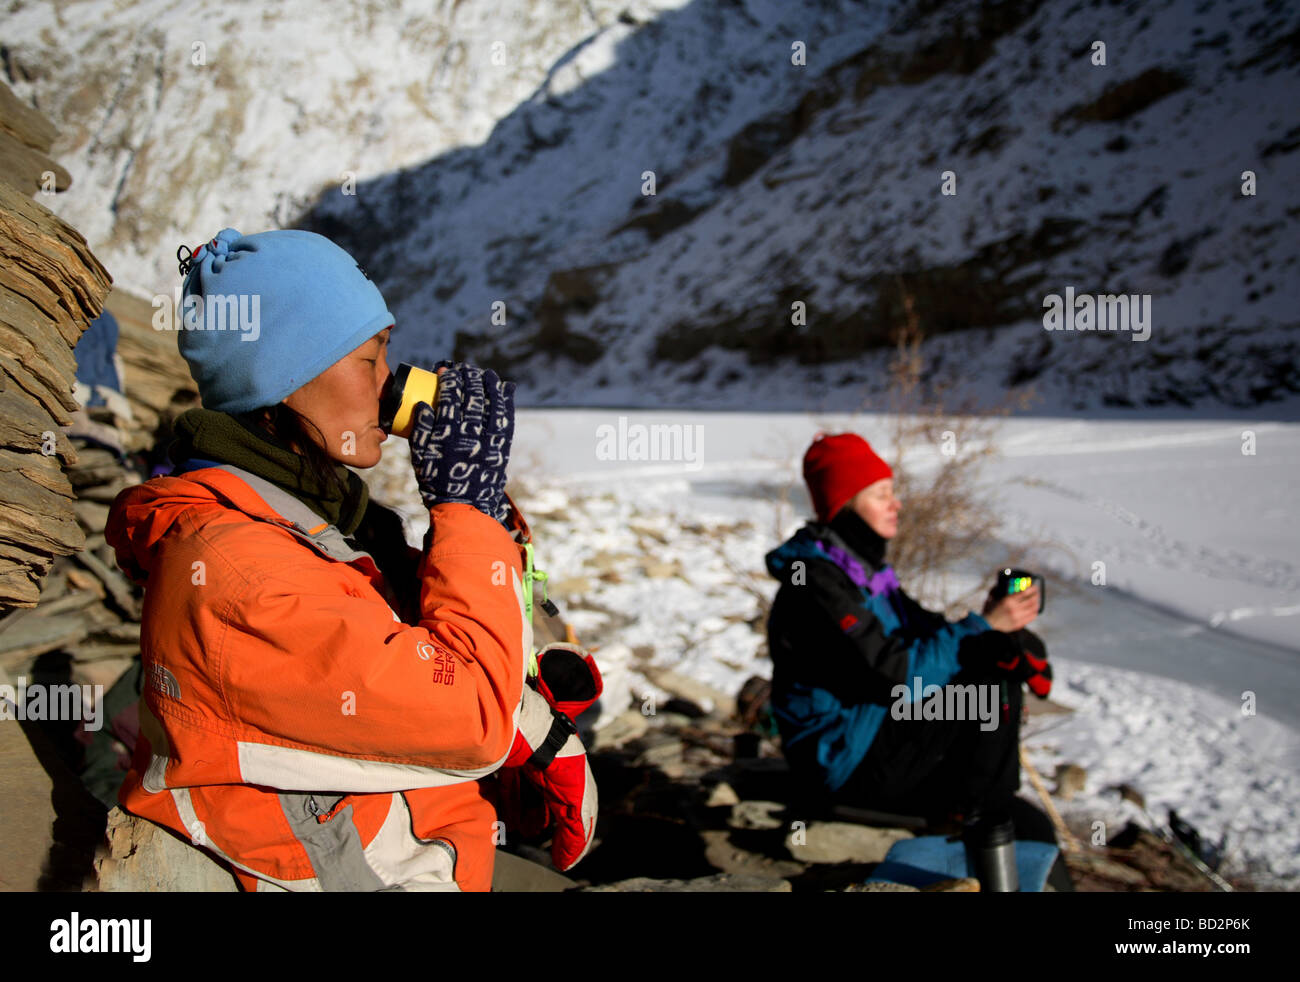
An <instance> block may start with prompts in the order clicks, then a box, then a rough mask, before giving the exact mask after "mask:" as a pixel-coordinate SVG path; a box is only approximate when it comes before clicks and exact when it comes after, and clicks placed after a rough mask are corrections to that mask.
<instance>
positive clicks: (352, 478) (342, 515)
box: [167, 409, 370, 535]
mask: <svg viewBox="0 0 1300 982" xmlns="http://www.w3.org/2000/svg"><path fill="white" fill-rule="evenodd" d="M173 429H174V431H175V435H176V439H175V440H173V441H172V444H171V446H169V447H168V448H167V454H168V456H169V457H171V459H172V461H173V462H174V463H176V464H180V463H182V462H184V461H185V460H187V459H189V458H191V457H198V458H201V459H204V460H217V461H220V462H221V463H223V464H234V465H235V466H236V467H242V468H243V469H244V470H246V471H251V472H252V473H254V474H256V475H257V476H258V477H260V478H263V479H264V480H267V481H270V482H271V483H272V484H274V485H276V486H278V487H281V488H283V489H284V490H285V491H288V492H289V493H290V494H291V495H293V496H294V497H295V498H297V499H298V500H299V501H301V502H302V503H303V504H305V505H306V506H307V507H308V508H310V509H311V510H312V511H314V512H316V514H318V515H320V516H321V517H322V518H324V519H325V520H326V521H328V522H329V523H330V524H332V525H335V526H337V527H338V529H339V531H340V532H342V533H343V534H344V535H352V533H353V532H355V531H356V530H357V526H358V525H360V524H361V519H362V517H363V516H364V515H365V511H366V505H367V504H369V501H370V489H369V488H368V487H367V486H366V482H365V481H363V480H362V479H361V478H359V477H358V476H357V475H356V474H354V473H353V472H352V471H350V470H348V469H347V468H346V467H344V466H343V465H342V464H336V465H335V466H336V468H337V472H338V475H339V477H340V478H342V479H343V480H344V483H345V485H346V486H347V489H348V490H347V493H346V494H342V493H340V491H339V489H338V488H336V487H331V488H328V489H327V488H326V487H324V486H322V485H321V483H320V482H319V481H317V480H316V478H315V476H314V475H313V474H312V473H311V469H310V468H309V467H308V466H307V461H306V459H305V458H304V457H302V456H301V455H300V454H297V453H295V452H294V450H293V449H292V448H291V447H290V446H289V445H288V444H287V443H285V442H284V441H283V440H279V439H277V438H275V437H273V436H271V435H270V434H268V433H265V432H263V431H262V430H260V429H255V428H253V427H251V426H247V425H245V424H244V423H243V422H242V421H240V420H238V419H236V418H235V417H233V416H231V415H230V414H228V413H219V412H214V411H212V410H210V409H189V410H186V411H185V412H183V413H181V415H180V416H178V417H177V418H176V423H175V425H174V426H173Z"/></svg>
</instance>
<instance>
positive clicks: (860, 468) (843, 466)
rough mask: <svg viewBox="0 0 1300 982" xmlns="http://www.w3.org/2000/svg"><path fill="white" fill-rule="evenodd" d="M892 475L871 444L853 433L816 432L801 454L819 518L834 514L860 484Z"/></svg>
mask: <svg viewBox="0 0 1300 982" xmlns="http://www.w3.org/2000/svg"><path fill="white" fill-rule="evenodd" d="M893 476H894V472H893V471H892V470H890V469H889V465H888V464H886V463H885V462H884V461H883V460H881V459H880V458H879V457H878V456H877V455H876V452H875V451H874V450H872V449H871V444H869V443H867V441H866V440H864V439H862V437H860V436H858V435H857V434H856V433H835V434H832V435H831V436H827V435H826V434H825V433H818V434H817V435H816V436H815V437H813V442H812V446H811V447H809V448H808V452H807V453H806V454H804V455H803V479H804V480H805V481H806V482H808V494H809V495H810V496H811V497H812V501H813V507H814V508H816V509H817V518H818V520H819V521H822V522H829V521H830V520H831V519H832V518H834V517H835V513H836V512H838V511H839V510H840V509H841V508H843V507H844V506H845V505H847V504H848V503H849V500H850V499H851V498H852V497H853V496H854V495H855V494H857V493H858V492H859V491H861V490H862V489H863V488H865V487H867V486H868V485H870V484H875V483H876V482H877V481H881V480H884V479H885V478H887V477H893Z"/></svg>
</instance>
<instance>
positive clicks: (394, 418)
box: [379, 362, 438, 439]
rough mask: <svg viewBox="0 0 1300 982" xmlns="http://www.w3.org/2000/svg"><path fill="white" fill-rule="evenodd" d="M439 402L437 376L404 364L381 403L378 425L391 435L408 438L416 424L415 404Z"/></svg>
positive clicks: (399, 368)
mask: <svg viewBox="0 0 1300 982" xmlns="http://www.w3.org/2000/svg"><path fill="white" fill-rule="evenodd" d="M437 399H438V375H437V373H435V372H428V371H425V370H424V369H423V368H416V367H415V366H414V365H408V364H407V363H406V362H402V363H401V364H400V365H398V366H397V371H396V372H394V373H393V376H392V378H390V379H389V380H388V388H387V389H386V390H385V391H384V394H383V396H382V397H381V398H380V400H379V426H380V428H381V429H383V431H384V432H385V433H388V434H390V435H391V436H400V437H402V439H407V438H408V437H410V435H411V429H412V427H413V426H414V425H415V407H416V405H417V404H418V403H421V402H427V403H428V404H429V405H430V406H435V405H437Z"/></svg>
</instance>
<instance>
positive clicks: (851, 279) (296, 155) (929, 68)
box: [0, 0, 1300, 418]
mask: <svg viewBox="0 0 1300 982" xmlns="http://www.w3.org/2000/svg"><path fill="white" fill-rule="evenodd" d="M1298 30H1300V9H1298V8H1296V7H1295V6H1294V5H1285V4H1281V3H1274V2H1259V0H1253V2H1252V0H1207V2H1204V3H1198V4H1196V5H1192V4H1188V3H1183V2H1177V0H1153V2H1136V0H1132V2H1128V3H1120V4H1100V3H1084V2H1076V0H1002V2H992V3H978V2H975V0H956V2H952V3H945V4H937V3H932V2H928V0H913V2H905V3H902V2H900V3H881V4H870V5H868V4H861V3H857V2H850V0H820V2H819V0H802V2H794V0H743V2H729V3H724V2H720V0H695V2H675V3H663V2H660V3H648V2H638V3H610V2H605V0H595V2H591V3H577V2H555V3H547V4H526V3H516V4H508V5H501V4H495V3H492V4H490V3H484V2H461V3H442V4H439V5H437V6H436V7H432V8H431V6H430V5H427V4H413V3H408V4H379V3H367V4H355V5H333V4H331V5H320V4H314V3H308V2H305V0H290V2H286V3H283V4H278V5H276V6H275V7H273V8H267V9H265V10H263V9H262V7H261V6H259V5H256V4H253V3H251V2H228V3H224V4H222V5H220V6H217V7H212V6H206V7H205V6H202V5H200V6H195V5H192V4H182V3H179V2H169V0H145V2H140V3H134V4H130V5H118V4H113V3H110V2H108V0H85V2H80V3H62V4H54V5H48V4H43V3H41V4H36V3H21V2H20V3H16V4H13V5H11V9H10V12H9V13H7V15H6V22H5V34H4V50H3V52H0V54H2V56H3V57H2V59H0V60H2V61H3V65H4V68H5V71H6V74H7V76H8V78H9V79H10V80H11V83H12V84H13V85H14V87H15V89H16V90H17V91H18V93H19V95H20V96H25V97H27V98H29V99H31V100H33V101H35V102H36V103H37V104H38V105H39V106H40V107H41V108H42V109H43V110H44V111H45V112H47V113H48V114H49V115H50V116H51V117H52V118H53V119H55V120H56V122H58V124H59V125H60V127H61V128H62V130H63V136H62V141H61V145H60V146H59V147H58V148H57V150H58V154H57V155H58V156H59V158H60V159H62V160H64V161H65V162H66V163H67V165H68V167H69V169H70V170H71V171H72V172H73V173H74V174H75V175H76V177H77V181H76V183H75V184H74V187H73V189H72V191H71V192H69V193H67V194H64V195H61V196H59V198H58V199H57V200H55V201H53V202H52V205H53V207H55V208H57V209H58V210H59V211H60V212H61V213H62V214H64V215H65V217H68V218H69V219H70V220H71V221H73V222H74V223H75V224H76V225H77V226H78V227H79V228H81V229H82V230H83V231H84V232H86V234H87V236H88V238H89V239H90V241H91V244H92V245H93V246H94V247H95V248H96V250H97V251H98V252H99V254H100V255H102V256H104V257H105V258H106V260H107V261H108V263H109V266H110V268H111V269H112V271H113V273H114V275H115V276H116V277H117V278H118V280H119V282H122V283H125V284H126V285H129V286H132V287H134V288H136V289H139V290H142V291H144V292H146V293H147V294H153V293H156V292H170V290H171V288H172V287H173V286H174V285H175V282H176V275H175V267H174V263H173V259H172V255H173V253H174V251H175V246H176V245H177V244H178V243H179V242H181V241H185V242H188V243H189V244H191V245H192V244H193V243H194V242H196V241H199V240H201V239H202V238H204V237H207V236H209V235H212V234H214V233H215V231H216V230H217V229H219V228H220V227H222V226H224V225H234V226H236V227H239V228H241V229H244V230H252V229H260V228H265V227H271V226H274V225H277V224H281V223H305V224H307V225H308V226H310V227H314V228H317V229H319V230H321V231H324V232H327V233H329V234H331V235H334V236H335V237H337V238H338V239H339V240H340V241H342V242H344V243H345V244H346V245H348V247H349V248H351V249H352V250H353V251H354V252H356V253H357V255H358V256H359V258H360V259H361V261H362V263H363V265H364V266H365V267H366V268H367V269H368V270H369V271H371V273H372V275H374V276H375V277H376V278H377V279H378V280H379V281H380V282H381V284H382V286H383V288H384V290H385V294H386V296H387V297H388V298H389V300H390V304H391V305H392V307H393V309H394V310H395V312H396V313H397V315H398V317H399V325H400V330H399V332H398V334H397V336H396V337H395V339H394V354H395V355H396V356H398V357H404V358H407V359H410V360H418V361H424V362H429V361H433V360H435V359H436V358H438V357H442V356H445V355H447V354H449V353H451V352H452V351H453V350H455V351H456V352H458V353H459V354H460V355H462V356H468V357H473V358H476V359H479V360H482V361H488V362H492V363H494V364H496V365H497V366H498V367H500V368H504V369H507V370H508V371H509V372H510V373H512V375H513V376H514V377H516V378H518V379H519V380H520V381H521V382H522V383H523V387H522V389H521V399H522V400H523V401H525V402H530V403H534V404H536V403H548V404H569V405H573V404H599V405H639V406H646V407H649V406H656V405H663V406H685V405H690V406H695V407H697V408H701V407H709V406H715V407H732V408H740V407H750V406H752V405H754V403H755V400H756V399H760V400H761V401H762V404H763V405H765V406H770V407H774V408H788V409H795V408H803V407H806V406H808V405H809V404H810V403H816V404H819V405H824V406H826V407H827V408H840V409H846V408H851V407H853V406H856V405H858V404H860V403H861V402H862V400H863V399H866V400H868V401H874V400H875V399H876V398H877V396H878V394H879V386H880V384H881V382H882V378H883V371H882V368H883V357H884V356H883V354H882V353H881V352H880V350H879V348H878V346H879V345H880V344H881V343H882V342H884V341H886V340H887V339H888V337H889V335H890V332H891V330H892V329H893V328H894V326H896V325H897V324H898V323H899V322H900V320H901V319H902V316H903V303H902V300H901V298H902V296H904V295H906V296H907V297H909V298H910V299H911V301H912V302H913V303H914V306H915V309H916V312H917V315H918V316H919V318H920V321H921V325H922V327H923V328H924V329H925V330H926V331H927V333H929V334H930V335H932V340H931V342H930V343H929V347H928V355H929V358H930V366H931V369H932V374H933V376H934V377H938V376H940V375H942V374H944V373H945V372H951V373H952V374H954V375H956V376H958V377H960V378H961V379H963V380H965V381H966V382H968V383H970V384H972V385H975V386H977V387H979V388H981V389H982V390H986V391H987V390H992V391H994V392H996V391H998V390H1001V389H1002V388H1003V387H1004V386H1005V385H1006V384H1008V383H1032V384H1034V385H1036V386H1037V388H1038V391H1039V393H1040V395H1041V396H1042V397H1043V401H1042V402H1041V403H1040V407H1039V408H1040V411H1044V412H1067V411H1075V410H1079V409H1087V408H1089V407H1094V406H1099V405H1115V406H1124V405H1148V404H1153V405H1168V406H1183V405H1189V404H1191V405H1211V406H1223V405H1233V406H1243V405H1256V404H1261V403H1262V404H1265V405H1269V406H1270V407H1271V408H1270V412H1271V413H1273V414H1274V415H1275V416H1280V418H1294V416H1295V413H1296V409H1297V406H1298V405H1300V402H1298V401H1297V393H1298V392H1300V369H1298V368H1297V365H1298V364H1300V342H1298V341H1297V337H1298V335H1297V332H1296V328H1297V326H1298V324H1297V319H1296V316H1295V312H1294V311H1295V301H1296V300H1297V290H1296V282H1297V275H1296V274H1297V268H1296V262H1297V258H1298V257H1297V249H1300V237H1297V236H1296V235H1295V234H1294V223H1295V219H1296V217H1297V216H1298V215H1300V190H1298V189H1300V153H1297V150H1298V149H1300V128H1297V126H1296V124H1295V120H1294V118H1293V114H1292V113H1290V111H1289V107H1290V106H1291V105H1292V103H1293V101H1294V100H1293V94H1294V92H1295V90H1296V83H1297V75H1298V74H1300V48H1298V44H1297V37H1298V36H1300V35H1298V34H1297V31H1298ZM1096 41H1101V42H1103V43H1104V44H1105V46H1106V63H1105V64H1104V65H1097V64H1094V63H1093V60H1094V42H1096ZM198 44H202V45H204V46H205V47H204V48H203V49H202V52H203V53H204V55H205V58H206V62H205V64H203V65H195V64H193V63H192V62H193V60H194V59H195V57H196V51H197V50H198V49H196V48H195V46H196V45H198ZM1247 170H1249V171H1253V172H1254V173H1255V175H1256V182H1257V193H1256V194H1255V195H1254V196H1243V195H1242V193H1241V190H1242V177H1241V175H1242V173H1243V171H1247ZM648 172H653V179H654V184H655V187H654V191H655V193H654V194H653V195H648V194H644V193H643V190H645V189H647V187H648V185H647V180H648V177H647V174H648ZM945 172H951V173H952V175H953V177H954V179H955V186H956V192H957V193H956V194H955V195H952V196H945V195H944V194H942V193H941V184H942V181H943V175H944V173H945ZM347 174H355V176H356V178H357V184H356V188H355V190H356V194H355V195H349V194H344V193H343V192H342V189H341V186H340V182H342V181H343V180H344V177H345V175H347ZM1067 287H1073V288H1074V289H1075V290H1076V291H1078V292H1079V293H1090V294H1106V293H1127V294H1137V295H1143V294H1147V295H1150V296H1151V298H1152V300H1151V304H1152V328H1151V336H1150V339H1149V340H1147V341H1145V342H1135V341H1133V340H1132V339H1131V336H1130V335H1129V334H1128V333H1120V334H1106V335H1098V334H1081V333H1073V332H1070V333H1048V332H1046V331H1044V330H1043V327H1042V323H1041V317H1042V302H1043V298H1044V297H1045V296H1046V295H1047V294H1050V293H1062V292H1063V291H1064V290H1065V288H1067ZM796 303H802V304H804V305H805V310H806V323H804V324H796V323H792V305H793V304H796ZM494 315H495V317H496V320H495V321H494Z"/></svg>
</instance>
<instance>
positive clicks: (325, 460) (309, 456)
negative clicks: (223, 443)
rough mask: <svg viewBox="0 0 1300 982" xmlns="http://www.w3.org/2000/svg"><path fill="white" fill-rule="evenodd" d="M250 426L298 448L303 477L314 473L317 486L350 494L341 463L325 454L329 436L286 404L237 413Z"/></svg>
mask: <svg viewBox="0 0 1300 982" xmlns="http://www.w3.org/2000/svg"><path fill="white" fill-rule="evenodd" d="M236 418H237V419H239V420H240V421H241V422H243V423H244V424H245V425H247V426H251V427H253V428H254V429H258V430H261V431H262V432H263V433H268V434H270V435H271V436H273V437H275V438H276V439H278V440H279V441H280V442H281V443H283V444H285V446H286V449H291V448H290V446H289V445H290V444H292V445H293V446H296V447H297V448H298V460H299V463H300V465H301V466H300V468H299V471H298V476H299V478H301V477H303V476H304V473H305V472H306V471H310V472H311V475H312V477H313V478H315V480H316V483H317V484H319V485H320V486H321V487H323V488H326V489H333V490H335V491H337V492H339V493H341V494H343V495H344V496H346V495H347V492H348V486H347V483H346V481H345V480H344V479H343V478H341V477H339V464H338V462H337V461H335V460H334V459H333V458H332V457H330V455H329V454H328V453H326V452H325V434H323V433H321V431H320V428H319V427H318V426H317V425H316V424H315V423H313V422H312V421H311V420H309V419H308V418H307V417H306V416H304V415H302V413H300V412H298V411H297V410H296V409H293V408H291V407H289V406H287V405H285V404H284V403H283V402H277V403H276V404H275V405H274V406H263V407H262V408H261V409H252V410H249V411H248V412H246V413H238V414H236Z"/></svg>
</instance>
